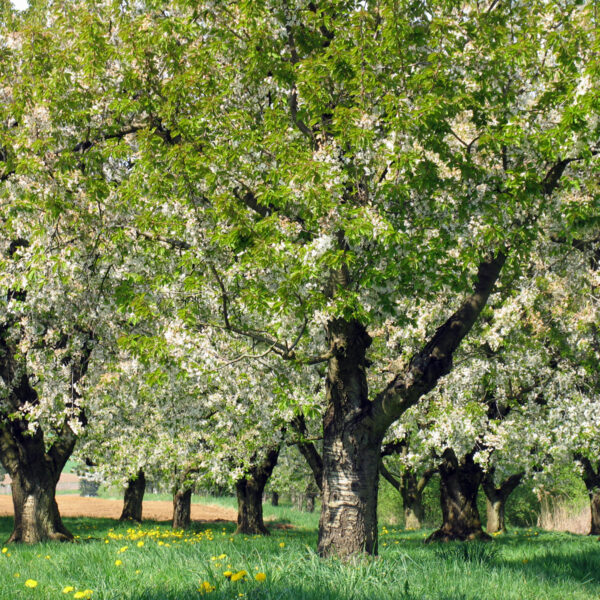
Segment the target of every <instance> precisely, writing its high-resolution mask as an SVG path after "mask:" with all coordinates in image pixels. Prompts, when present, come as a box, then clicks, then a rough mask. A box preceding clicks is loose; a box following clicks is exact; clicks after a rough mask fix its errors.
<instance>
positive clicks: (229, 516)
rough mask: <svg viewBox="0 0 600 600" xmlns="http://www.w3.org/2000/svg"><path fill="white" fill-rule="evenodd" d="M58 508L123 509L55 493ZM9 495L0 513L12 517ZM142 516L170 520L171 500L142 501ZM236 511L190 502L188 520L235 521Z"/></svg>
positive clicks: (76, 512) (94, 513)
mask: <svg viewBox="0 0 600 600" xmlns="http://www.w3.org/2000/svg"><path fill="white" fill-rule="evenodd" d="M56 500H57V502H58V509H59V510H60V514H61V515H62V516H63V517H97V518H104V519H118V518H119V517H120V516H121V510H122V509H123V501H122V500H105V499H104V498H82V497H80V496H71V495H64V496H63V495H60V496H56ZM12 515H13V503H12V496H8V495H0V516H3V517H6V516H9V517H12ZM142 516H143V518H144V519H149V520H152V521H170V520H171V519H172V518H173V504H172V503H171V502H166V501H160V500H150V501H148V502H144V507H143V512H142ZM236 520H237V513H236V511H235V510H233V509H231V508H222V507H220V506H214V505H208V504H192V521H236Z"/></svg>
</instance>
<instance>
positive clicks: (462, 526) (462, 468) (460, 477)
mask: <svg viewBox="0 0 600 600" xmlns="http://www.w3.org/2000/svg"><path fill="white" fill-rule="evenodd" d="M442 457H443V461H442V464H441V465H440V467H439V473H440V477H441V485H440V488H441V494H440V495H441V504H442V515H443V523H442V526H441V527H440V528H439V529H438V530H437V531H434V532H433V533H432V534H431V535H430V536H429V538H427V541H428V542H432V541H444V542H446V541H451V540H463V541H464V540H474V539H480V540H488V539H491V538H490V536H489V535H487V534H486V533H485V532H484V531H483V529H482V527H481V518H480V517H479V510H478V509H477V491H478V489H479V485H480V483H481V479H482V477H483V473H482V471H481V468H480V467H479V465H476V464H475V463H474V462H473V453H472V452H471V453H469V454H467V455H466V456H464V457H463V458H462V459H461V460H460V461H459V460H458V459H457V457H456V454H455V453H454V451H453V450H451V449H446V450H445V451H444V454H443V455H442Z"/></svg>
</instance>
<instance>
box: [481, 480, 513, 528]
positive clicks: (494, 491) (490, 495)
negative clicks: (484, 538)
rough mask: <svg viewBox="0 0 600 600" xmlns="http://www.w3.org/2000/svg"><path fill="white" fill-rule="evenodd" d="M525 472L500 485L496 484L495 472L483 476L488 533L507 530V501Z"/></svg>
mask: <svg viewBox="0 0 600 600" xmlns="http://www.w3.org/2000/svg"><path fill="white" fill-rule="evenodd" d="M522 478H523V473H518V474H516V475H511V476H510V477H508V478H507V479H505V480H504V481H503V482H502V483H501V484H500V486H499V487H496V486H495V484H494V474H493V472H490V473H487V474H486V475H485V476H484V478H483V481H482V483H483V491H484V492H485V496H486V516H487V524H486V529H487V532H488V533H500V532H504V531H506V519H505V512H506V501H507V500H508V497H509V496H510V495H511V494H512V493H513V492H514V490H515V489H516V487H517V486H518V485H519V484H520V483H521V480H522Z"/></svg>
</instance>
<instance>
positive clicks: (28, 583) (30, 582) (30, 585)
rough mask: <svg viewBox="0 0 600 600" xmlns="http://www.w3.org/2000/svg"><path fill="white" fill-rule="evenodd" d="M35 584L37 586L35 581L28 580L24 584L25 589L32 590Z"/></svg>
mask: <svg viewBox="0 0 600 600" xmlns="http://www.w3.org/2000/svg"><path fill="white" fill-rule="evenodd" d="M37 584H38V582H37V581H36V580H35V579H28V580H27V581H26V582H25V587H28V588H32V589H33V588H34V587H37Z"/></svg>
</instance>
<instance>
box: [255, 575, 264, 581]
mask: <svg viewBox="0 0 600 600" xmlns="http://www.w3.org/2000/svg"><path fill="white" fill-rule="evenodd" d="M254 579H256V581H266V579H267V576H266V575H265V574H264V573H257V574H256V575H255V576H254Z"/></svg>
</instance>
